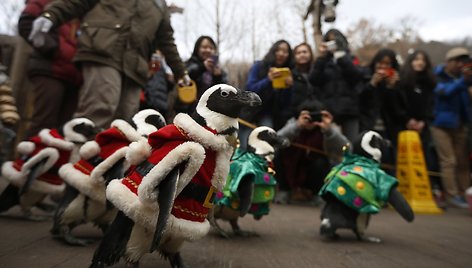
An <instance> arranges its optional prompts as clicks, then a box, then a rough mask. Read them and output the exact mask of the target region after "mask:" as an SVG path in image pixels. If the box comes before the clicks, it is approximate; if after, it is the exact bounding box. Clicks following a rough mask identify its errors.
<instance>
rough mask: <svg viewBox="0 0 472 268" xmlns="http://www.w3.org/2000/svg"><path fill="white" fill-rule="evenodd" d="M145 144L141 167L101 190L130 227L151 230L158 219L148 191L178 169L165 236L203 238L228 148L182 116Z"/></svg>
mask: <svg viewBox="0 0 472 268" xmlns="http://www.w3.org/2000/svg"><path fill="white" fill-rule="evenodd" d="M148 142H149V148H148V150H149V151H148V152H149V156H148V157H147V159H146V162H144V164H143V163H141V164H140V165H138V166H137V167H136V168H134V169H133V170H132V171H131V172H130V173H129V174H128V176H126V177H125V178H123V179H122V180H121V181H119V180H115V181H112V182H111V183H110V184H109V186H108V187H107V198H108V199H109V200H110V201H111V202H112V203H113V204H114V205H115V206H116V207H117V208H118V209H119V210H121V211H123V212H124V213H125V214H126V215H127V216H128V217H130V218H131V219H133V221H134V222H135V223H137V224H141V225H143V226H144V227H145V228H150V229H153V228H154V227H155V225H156V219H157V215H158V213H159V208H158V205H157V201H156V200H157V196H156V193H155V192H154V189H155V187H156V186H157V185H158V184H159V183H160V182H161V181H162V180H163V179H164V178H165V177H166V176H167V174H168V173H169V172H170V171H171V170H172V169H173V168H174V167H176V166H179V167H180V176H179V179H178V182H177V191H176V199H175V201H174V206H173V209H172V215H171V216H170V218H169V222H168V225H167V228H166V233H174V234H177V233H178V235H179V236H181V237H183V238H185V239H190V240H193V239H198V238H200V237H202V236H204V235H206V234H207V233H208V230H209V223H208V221H207V220H206V216H207V214H208V211H209V208H210V207H211V202H212V201H211V198H212V195H213V192H214V191H215V190H221V189H222V188H223V186H224V184H225V179H226V176H227V174H228V171H229V160H230V157H231V154H232V151H233V150H232V148H231V146H230V145H229V143H228V142H227V141H226V139H225V137H224V136H222V135H217V134H216V131H214V130H211V129H209V128H204V127H202V126H200V125H199V124H198V123H196V122H195V121H194V120H193V119H192V118H191V117H190V116H188V115H187V114H178V115H177V116H176V117H175V119H174V124H171V125H167V126H166V127H164V128H161V129H160V130H158V131H157V132H154V133H153V134H151V135H150V136H149V139H148ZM143 166H147V167H148V168H147V169H146V168H143ZM187 185H192V186H193V187H194V188H195V187H196V188H198V189H206V194H203V196H202V198H197V197H196V196H191V195H189V194H188V193H189V192H190V191H185V190H184V188H185V187H188V186H187ZM183 190H184V191H183ZM203 191H205V190H203Z"/></svg>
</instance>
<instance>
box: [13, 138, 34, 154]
mask: <svg viewBox="0 0 472 268" xmlns="http://www.w3.org/2000/svg"><path fill="white" fill-rule="evenodd" d="M35 148H36V144H34V142H31V141H22V142H20V143H18V145H17V146H16V151H17V152H18V153H20V154H23V155H29V154H31V153H32V152H33V151H34V149H35Z"/></svg>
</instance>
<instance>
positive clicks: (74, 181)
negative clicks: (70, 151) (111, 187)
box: [59, 163, 106, 204]
mask: <svg viewBox="0 0 472 268" xmlns="http://www.w3.org/2000/svg"><path fill="white" fill-rule="evenodd" d="M59 176H60V177H61V178H62V179H63V180H64V181H65V182H66V183H67V184H68V185H70V186H71V187H73V188H75V189H77V190H78V191H79V192H80V193H81V194H83V195H86V196H88V197H90V198H91V199H93V200H96V201H98V202H101V203H103V204H104V203H105V201H106V198H105V185H104V184H103V183H97V181H95V180H92V179H91V178H90V176H89V175H87V174H84V173H82V172H81V171H80V170H78V169H76V168H75V167H74V165H73V164H72V163H67V164H65V165H63V166H62V167H61V168H60V169H59Z"/></svg>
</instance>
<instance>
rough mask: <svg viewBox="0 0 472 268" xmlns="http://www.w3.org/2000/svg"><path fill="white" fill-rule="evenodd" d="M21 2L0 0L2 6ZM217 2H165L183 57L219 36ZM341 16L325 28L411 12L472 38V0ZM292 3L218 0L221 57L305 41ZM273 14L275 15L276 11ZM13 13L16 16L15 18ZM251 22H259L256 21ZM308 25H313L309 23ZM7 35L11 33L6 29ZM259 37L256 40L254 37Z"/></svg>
mask: <svg viewBox="0 0 472 268" xmlns="http://www.w3.org/2000/svg"><path fill="white" fill-rule="evenodd" d="M21 1H23V0H1V2H2V3H0V7H1V5H8V3H17V4H18V3H21ZM216 1H217V0H167V3H168V4H171V3H175V4H176V5H178V6H181V7H183V8H185V11H184V14H175V15H172V25H173V27H174V30H175V35H174V36H175V39H176V43H177V46H178V49H179V52H180V53H181V55H182V57H183V58H184V59H186V58H188V57H189V56H190V53H191V51H192V49H193V44H194V42H195V40H196V39H197V38H198V36H200V35H210V36H212V37H214V38H216V34H215V32H216V31H215V27H214V26H213V25H214V17H215V15H214V14H215V13H216V12H215V8H214V7H215V3H216ZM339 1H340V3H339V5H338V7H337V19H336V21H335V22H334V23H331V24H327V23H325V24H324V26H323V30H324V31H326V30H327V29H329V28H331V27H336V28H338V29H340V30H341V31H345V30H346V29H348V28H349V27H350V26H352V25H353V24H354V23H355V22H357V21H359V20H360V19H361V18H366V19H369V20H371V21H372V22H374V23H376V24H382V25H386V26H389V27H395V26H396V25H398V22H399V20H400V19H401V18H403V17H406V16H410V17H411V18H413V19H414V21H415V25H417V26H418V29H417V30H418V32H419V35H420V37H421V38H422V39H423V40H425V41H430V40H435V41H448V40H457V39H463V38H464V37H466V36H472V27H471V25H472V15H471V12H472V1H470V0H449V1H445V0H376V1H374V0H339ZM294 2H297V3H300V4H301V5H302V6H304V5H306V3H309V0H290V1H286V0H238V1H236V0H220V3H221V10H222V11H221V14H222V16H221V18H222V25H223V27H222V29H223V32H222V43H221V46H220V52H221V53H223V54H222V55H220V58H223V59H227V60H231V59H234V58H238V59H243V60H254V59H257V58H261V57H262V56H263V55H264V54H265V53H266V52H267V50H268V48H269V47H270V46H271V44H272V43H273V42H274V41H276V40H278V39H282V38H283V39H286V40H287V41H289V42H290V43H291V44H292V45H296V44H297V43H300V42H302V41H303V34H302V32H301V22H300V20H299V19H298V17H297V14H296V13H294V9H293V8H290V7H287V5H289V4H293V3H294ZM274 14H275V15H274ZM9 16H10V17H11V16H12V15H11V14H5V13H2V10H0V33H7V32H8V29H6V27H5V25H7V24H6V23H5V22H4V21H5V20H6V18H7V17H9ZM13 17H14V16H13ZM252 22H255V23H254V25H253V24H252ZM306 25H307V26H310V23H309V22H307V23H306ZM8 33H11V31H10V32H8ZM254 40H256V41H254Z"/></svg>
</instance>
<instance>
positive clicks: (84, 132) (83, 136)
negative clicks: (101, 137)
mask: <svg viewBox="0 0 472 268" xmlns="http://www.w3.org/2000/svg"><path fill="white" fill-rule="evenodd" d="M99 131H100V130H99V129H98V128H97V127H96V126H95V123H93V122H92V121H91V120H90V119H87V118H83V117H80V118H74V119H72V120H69V121H68V122H67V123H65V124H64V126H63V127H62V132H63V135H64V139H65V140H67V141H70V142H73V143H85V142H87V141H89V140H91V139H93V138H94V137H95V135H97V133H98V132H99Z"/></svg>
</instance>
